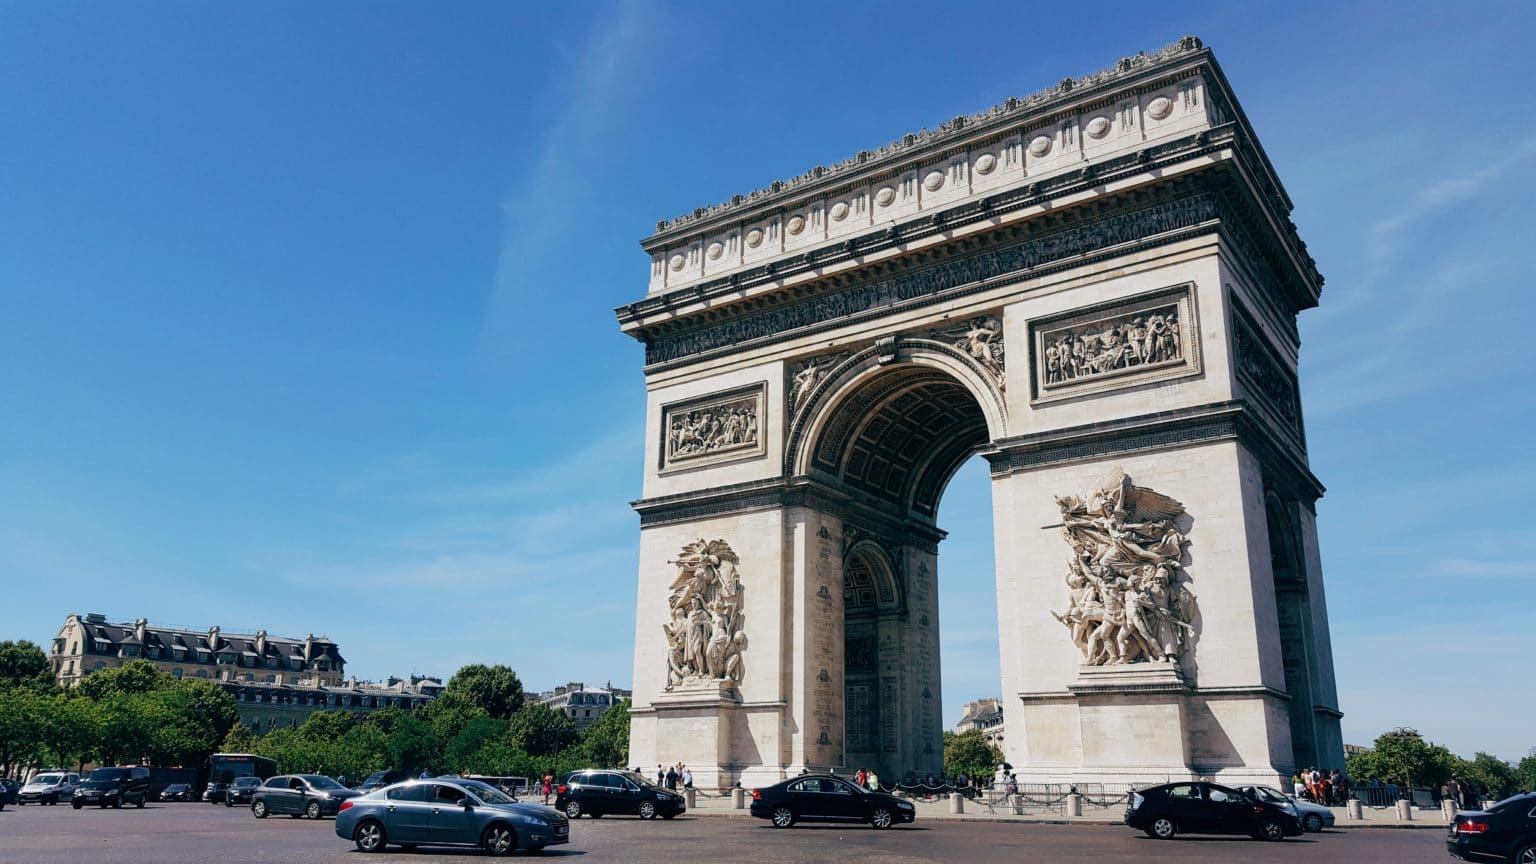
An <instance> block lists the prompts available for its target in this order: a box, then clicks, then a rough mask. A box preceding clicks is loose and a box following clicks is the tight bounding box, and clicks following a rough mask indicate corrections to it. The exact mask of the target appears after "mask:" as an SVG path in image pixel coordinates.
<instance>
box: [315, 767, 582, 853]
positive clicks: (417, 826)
mask: <svg viewBox="0 0 1536 864" xmlns="http://www.w3.org/2000/svg"><path fill="white" fill-rule="evenodd" d="M570 835H571V823H570V820H569V819H567V818H566V817H565V814H564V813H561V812H560V811H558V810H555V809H553V808H551V807H545V806H543V805H540V804H523V803H519V802H518V801H517V800H515V799H514V798H512V796H510V795H508V794H506V793H505V792H503V791H501V790H500V789H497V788H496V787H495V786H492V785H490V784H488V783H481V782H479V781H476V780H457V779H449V778H443V779H437V780H411V781H407V782H404V783H397V784H395V785H393V786H387V787H385V788H383V789H379V790H375V791H373V792H370V793H369V794H367V795H363V796H361V797H358V798H350V799H348V800H346V801H343V802H341V809H340V812H338V813H337V814H336V836H337V837H341V838H344V839H347V840H351V841H352V842H353V843H354V844H355V845H356V846H357V848H358V850H359V851H362V852H379V851H382V850H383V849H384V847H385V846H386V845H387V844H390V843H394V844H396V845H399V846H401V847H402V848H405V849H413V848H415V847H417V846H478V847H481V848H483V849H485V851H486V852H488V853H490V854H491V855H510V854H512V852H513V851H515V850H518V849H522V850H525V851H531V852H532V851H538V850H539V849H543V848H544V847H545V846H553V845H556V844H560V843H569V842H570V839H571V836H570Z"/></svg>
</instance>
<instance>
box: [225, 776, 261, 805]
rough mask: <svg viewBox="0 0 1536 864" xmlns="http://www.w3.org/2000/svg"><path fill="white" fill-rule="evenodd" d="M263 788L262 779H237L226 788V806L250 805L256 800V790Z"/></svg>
mask: <svg viewBox="0 0 1536 864" xmlns="http://www.w3.org/2000/svg"><path fill="white" fill-rule="evenodd" d="M260 788H261V778H260V777H236V778H235V779H234V780H232V781H230V784H229V785H228V786H226V787H224V806H225V807H233V806H235V805H236V804H249V803H251V802H252V801H254V800H255V797H256V790H257V789H260Z"/></svg>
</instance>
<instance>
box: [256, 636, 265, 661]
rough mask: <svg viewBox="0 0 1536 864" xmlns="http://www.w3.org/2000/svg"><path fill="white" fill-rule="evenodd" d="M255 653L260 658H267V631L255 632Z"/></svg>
mask: <svg viewBox="0 0 1536 864" xmlns="http://www.w3.org/2000/svg"><path fill="white" fill-rule="evenodd" d="M256 653H257V655H259V656H261V657H265V656H267V631H265V630H257V631H256Z"/></svg>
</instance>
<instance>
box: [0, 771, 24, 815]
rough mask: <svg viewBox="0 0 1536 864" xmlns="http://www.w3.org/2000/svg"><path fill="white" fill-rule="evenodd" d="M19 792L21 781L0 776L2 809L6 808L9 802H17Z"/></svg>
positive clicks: (0, 805)
mask: <svg viewBox="0 0 1536 864" xmlns="http://www.w3.org/2000/svg"><path fill="white" fill-rule="evenodd" d="M19 792H21V784H20V783H17V782H16V781H15V780H8V779H6V778H4V777H0V810H4V809H5V805H7V804H15V803H16V799H17V794H18V793H19Z"/></svg>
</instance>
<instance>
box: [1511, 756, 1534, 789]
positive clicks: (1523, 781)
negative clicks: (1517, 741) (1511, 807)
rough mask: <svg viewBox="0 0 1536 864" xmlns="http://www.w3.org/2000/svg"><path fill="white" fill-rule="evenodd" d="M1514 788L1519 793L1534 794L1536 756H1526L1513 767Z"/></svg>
mask: <svg viewBox="0 0 1536 864" xmlns="http://www.w3.org/2000/svg"><path fill="white" fill-rule="evenodd" d="M1515 788H1516V789H1518V790H1520V791H1521V792H1536V756H1527V757H1525V758H1524V759H1521V760H1520V764H1519V765H1516V766H1515Z"/></svg>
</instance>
